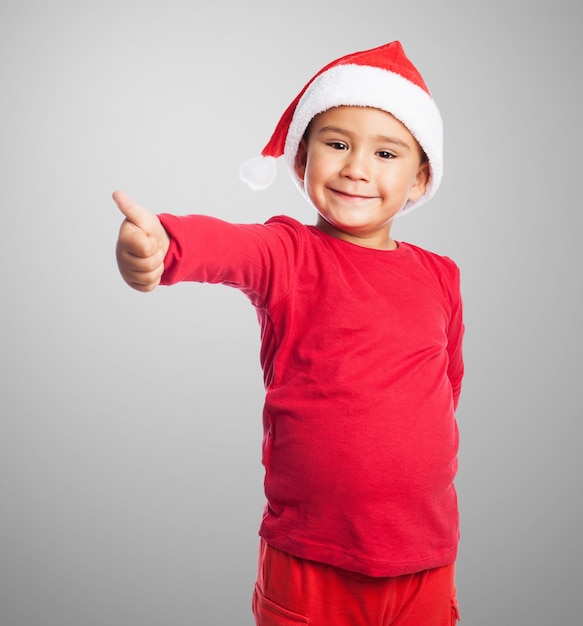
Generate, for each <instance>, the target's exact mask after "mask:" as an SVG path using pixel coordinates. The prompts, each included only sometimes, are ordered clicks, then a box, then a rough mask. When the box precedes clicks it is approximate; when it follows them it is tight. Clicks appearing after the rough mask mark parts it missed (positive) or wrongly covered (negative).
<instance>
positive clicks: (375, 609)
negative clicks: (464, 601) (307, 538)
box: [253, 540, 459, 626]
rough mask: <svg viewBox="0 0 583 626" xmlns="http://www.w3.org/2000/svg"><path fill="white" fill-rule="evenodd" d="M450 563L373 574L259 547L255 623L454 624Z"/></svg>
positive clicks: (324, 625) (327, 625)
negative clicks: (385, 575) (403, 572)
mask: <svg viewBox="0 0 583 626" xmlns="http://www.w3.org/2000/svg"><path fill="white" fill-rule="evenodd" d="M454 569H455V568H454V565H448V566H446V567H439V568H436V569H432V570H427V571H424V572H419V573H417V574H408V575H406V576H396V577H391V578H372V577H370V576H365V575H363V574H357V573H353V572H348V571H346V570H343V569H339V568H337V567H332V566H330V565H325V564H323V563H316V562H314V561H306V560H304V559H299V558H297V557H294V556H291V555H290V554H287V553H285V552H281V551H279V550H276V549H275V548H272V547H271V546H268V545H267V544H266V543H265V542H264V541H263V540H262V541H261V544H260V546H259V574H258V577H257V584H256V586H255V592H254V593H253V614H254V615H255V620H256V623H257V626H297V625H298V624H311V626H454V625H455V623H456V620H459V613H458V608H457V600H456V593H455V584H454Z"/></svg>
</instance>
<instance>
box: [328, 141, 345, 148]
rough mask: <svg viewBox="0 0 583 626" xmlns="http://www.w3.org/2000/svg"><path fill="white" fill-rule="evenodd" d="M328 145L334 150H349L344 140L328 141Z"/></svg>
mask: <svg viewBox="0 0 583 626" xmlns="http://www.w3.org/2000/svg"><path fill="white" fill-rule="evenodd" d="M327 145H328V146H330V148H332V149H334V150H348V146H347V145H346V144H345V143H344V142H343V141H328V142H327Z"/></svg>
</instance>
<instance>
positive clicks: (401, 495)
mask: <svg viewBox="0 0 583 626" xmlns="http://www.w3.org/2000/svg"><path fill="white" fill-rule="evenodd" d="M160 218H161V220H162V223H163V224H164V226H165V227H166V229H167V230H168V232H169V233H170V235H171V238H172V245H171V248H170V250H169V252H168V255H167V257H166V271H165V273H164V276H163V282H164V283H166V284H169V283H173V282H177V281H179V280H194V281H204V282H211V283H224V284H227V285H231V286H235V287H237V288H239V289H241V290H242V291H243V292H244V293H246V294H247V296H248V297H249V298H250V300H251V302H252V303H253V304H254V305H255V306H256V308H257V313H258V316H259V321H260V324H261V355H260V358H261V363H262V366H263V370H264V377H265V386H266V392H267V393H266V400H265V407H264V414H263V423H264V441H263V463H264V465H265V492H266V496H267V506H266V509H265V514H264V516H263V519H262V523H261V528H260V535H261V536H262V537H263V538H265V539H266V541H267V542H268V543H270V544H271V545H272V546H274V547H275V548H278V549H280V550H282V551H284V552H288V553H290V554H293V555H295V556H298V557H302V558H305V559H311V560H314V561H319V562H323V563H328V564H331V565H334V566H337V567H340V568H343V569H347V570H351V571H354V572H361V573H363V574H367V575H370V576H399V575H401V574H408V573H412V572H416V571H421V570H425V569H430V568H435V567H440V566H443V565H448V564H451V563H453V562H454V561H455V558H456V554H457V545H458V538H459V530H458V509H457V499H456V493H455V489H454V485H453V480H454V477H455V474H456V471H457V449H458V431H457V424H456V420H455V416H454V409H455V406H456V404H457V401H458V397H459V393H460V388H461V379H462V373H463V362H462V354H461V342H462V334H463V323H462V305H461V297H460V292H459V272H458V269H457V267H456V266H455V264H454V263H453V262H452V261H451V260H449V259H447V258H444V257H441V256H438V255H435V254H432V253H430V252H427V251H424V250H422V249H420V248H417V247H415V246H412V245H410V244H406V243H401V244H400V245H399V248H398V249H397V250H394V251H381V250H372V249H369V248H364V247H361V246H357V245H354V244H351V243H347V242H344V241H341V240H338V239H336V238H333V237H331V236H329V235H326V234H324V233H322V232H320V231H319V230H317V229H316V228H314V227H307V226H304V225H302V224H300V223H299V222H297V221H295V220H292V219H291V218H284V217H280V218H274V219H272V220H270V221H269V222H268V223H267V224H266V225H259V224H256V225H234V224H228V223H226V222H222V221H220V220H217V219H215V218H210V217H201V216H189V217H172V216H160ZM227 384H228V383H227Z"/></svg>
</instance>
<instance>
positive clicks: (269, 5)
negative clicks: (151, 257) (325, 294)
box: [0, 0, 583, 626]
mask: <svg viewBox="0 0 583 626" xmlns="http://www.w3.org/2000/svg"><path fill="white" fill-rule="evenodd" d="M579 25H580V7H579V5H578V4H577V3H576V2H575V1H572V2H567V1H555V2H538V3H535V4H533V3H529V2H526V1H523V2H511V1H510V2H509V1H508V0H504V1H500V0H491V1H489V2H481V3H472V2H467V1H462V0H458V1H452V2H435V1H434V0H425V1H420V2H411V3H405V2H398V3H397V2H391V1H389V0H376V1H367V0H360V1H359V2H355V1H354V0H352V1H351V2H347V1H346V0H336V1H335V2H333V3H330V2H327V1H326V2H317V1H315V0H296V1H295V2H288V3H283V2H276V1H273V0H256V1H254V2H250V3H247V2H235V1H231V2H228V1H223V2H219V1H217V2H212V3H207V4H205V5H202V4H200V3H196V2H186V1H178V0H166V1H164V2H153V1H150V0H141V1H140V2H138V0H116V1H115V2H112V1H110V0H100V1H99V2H82V1H77V2H73V1H66V0H56V1H53V2H40V0H39V1H36V2H33V1H30V0H18V1H16V0H3V2H2V4H1V5H0V183H1V184H0V207H1V211H2V231H1V232H2V237H1V245H0V261H1V267H2V269H3V280H2V296H1V297H2V306H1V309H0V322H1V324H0V368H1V372H0V373H1V377H0V385H1V387H0V389H1V393H0V428H1V431H0V624H2V626H53V625H54V626H117V625H120V626H121V625H124V626H133V625H136V626H137V625H140V626H150V625H161V624H164V625H165V626H186V625H187V624H188V625H190V624H205V625H217V626H225V625H226V624H241V625H250V624H252V618H251V613H250V595H251V590H252V586H253V582H254V577H255V567H256V562H255V560H256V546H257V534H256V533H257V527H258V523H259V517H260V514H261V510H262V507H263V497H262V484H261V483H262V468H261V465H260V437H261V431H260V410H261V403H262V383H261V373H260V369H259V365H258V345H259V334H258V328H257V324H256V320H255V315H254V311H253V310H252V307H251V306H250V305H249V304H248V303H247V301H246V300H245V298H244V296H243V295H242V294H240V293H238V292H236V291H234V290H230V289H227V288H221V287H210V286H192V285H179V286H176V287H174V288H172V289H167V288H164V289H159V290H157V291H156V292H154V293H152V294H139V293H137V292H133V291H132V290H130V289H129V288H128V287H126V285H125V284H124V283H123V282H122V280H121V278H120V277H119V275H118V274H117V268H116V265H115V260H114V245H115V240H116V236H117V230H118V227H119V224H120V221H121V216H120V214H118V212H117V209H116V207H115V206H114V204H113V203H112V201H111V199H110V194H111V192H112V191H113V190H114V189H116V188H121V189H124V190H125V191H126V192H128V193H129V194H131V195H133V196H134V197H135V198H136V200H138V201H139V202H141V203H142V204H144V205H145V206H147V207H148V208H150V209H152V210H154V211H171V212H176V213H187V212H205V213H210V214H213V215H216V216H219V217H223V218H226V219H230V220H233V221H243V222H252V221H263V220H265V219H267V217H269V216H270V215H272V214H275V213H289V214H291V215H294V216H296V217H298V218H299V219H302V220H305V221H307V222H312V221H313V215H312V213H311V209H309V208H308V207H307V205H305V204H304V203H303V200H302V199H301V197H300V195H299V194H298V193H297V191H296V190H295V188H293V186H292V183H291V181H290V180H289V177H288V175H287V172H286V171H285V169H284V168H283V166H280V173H279V176H278V180H277V182H276V184H275V185H274V186H273V187H272V188H271V189H270V190H268V191H265V192H252V191H250V190H248V189H246V188H245V187H244V185H242V184H241V183H240V182H239V181H238V178H237V173H238V167H239V164H240V163H241V161H243V160H244V159H246V158H248V157H250V156H253V155H255V154H257V153H258V151H259V150H260V149H261V148H262V147H263V145H264V143H265V142H266V141H267V139H268V137H269V135H270V133H271V131H272V129H273V127H274V125H275V123H276V121H277V119H278V118H279V115H280V114H281V113H282V112H283V109H284V108H285V107H286V106H287V104H288V103H289V102H290V101H291V99H292V98H293V97H294V96H295V95H296V93H297V92H298V90H299V89H300V88H301V87H302V86H303V84H304V83H305V81H306V80H307V79H308V78H309V77H310V76H311V75H312V74H313V73H314V72H315V71H317V70H318V69H320V67H322V65H324V64H325V63H327V62H328V61H330V60H331V59H333V58H336V57H338V56H340V55H342V54H345V53H347V52H352V51H355V50H358V49H363V48H369V47H373V46H376V45H380V44H382V43H385V42H387V41H390V40H393V39H400V40H401V41H402V42H403V44H404V46H405V49H406V51H407V53H408V54H409V56H410V57H411V58H412V60H413V61H414V62H415V63H416V65H417V66H418V67H419V69H420V70H421V72H422V73H423V75H424V76H425V78H426V80H427V82H428V84H429V86H430V88H431V90H432V92H433V95H434V97H435V99H436V101H437V103H438V105H439V106H440V109H441V111H442V114H443V117H444V121H445V138H446V143H445V147H446V150H445V152H446V154H445V156H446V169H445V178H444V182H443V185H442V187H441V189H440V191H439V193H438V194H437V196H436V197H435V199H434V200H433V201H432V202H431V203H430V204H429V205H425V206H424V207H422V208H420V209H419V210H418V211H415V212H414V213H413V214H411V215H410V216H407V217H405V218H403V219H402V220H401V221H399V222H398V223H397V224H396V226H395V229H394V231H393V232H394V235H395V236H396V237H397V238H398V239H402V240H407V241H411V242H413V243H417V244H419V245H422V246H426V247H428V248H430V249H433V250H435V251H436V252H440V253H444V254H447V255H449V256H451V257H453V258H454V259H455V260H456V261H457V262H458V264H459V265H460V267H461V269H462V272H463V290H464V299H465V306H466V324H467V336H466V344H465V352H466V363H467V376H466V379H465V388H464V392H463V396H462V401H461V404H460V409H459V413H458V418H459V423H460V430H461V435H462V449H461V457H460V461H461V463H460V474H459V479H458V481H457V485H458V490H459V497H460V507H461V512H462V541H461V546H460V556H459V563H458V587H459V594H460V603H461V610H462V617H463V619H464V624H466V625H467V626H482V625H483V626H491V625H492V624H508V625H516V624H541V625H547V624H572V625H575V624H580V623H581V617H580V610H579V607H580V605H581V589H582V588H581V573H580V572H581V558H582V556H583V554H582V545H581V544H582V540H581V531H580V529H581V526H582V519H581V517H582V515H581V504H580V501H581V475H582V469H583V468H582V463H581V451H580V450H581V432H582V431H581V425H580V422H581V418H582V417H583V415H582V409H581V402H580V400H581V386H582V382H583V381H582V380H581V378H582V377H581V373H582V368H581V349H582V347H583V346H582V341H581V339H582V335H581V318H582V314H583V311H582V305H581V289H582V288H581V284H582V281H581V263H582V255H581V245H580V238H581V227H582V225H583V224H582V219H581V192H580V185H581V164H582V158H581V145H582V139H583V137H582V122H581V105H582V102H581V100H580V95H579V89H580V83H581V61H582V59H583V56H582V55H583V49H582V44H581V41H582V38H581V34H580V32H579V31H580V28H579Z"/></svg>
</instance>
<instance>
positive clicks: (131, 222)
mask: <svg viewBox="0 0 583 626" xmlns="http://www.w3.org/2000/svg"><path fill="white" fill-rule="evenodd" d="M113 199H114V201H115V203H116V204H117V206H118V207H119V210H120V211H121V212H122V213H123V214H124V215H125V220H124V221H123V223H122V225H121V227H120V229H119V236H118V240H117V247H116V256H117V265H118V267H119V271H120V274H121V275H122V278H123V279H124V280H125V281H126V283H127V284H128V285H129V286H130V287H133V288H134V289H137V290H138V291H152V290H153V289H155V288H156V287H157V286H158V285H159V284H160V279H161V277H162V273H163V272H164V257H165V256H166V253H167V252H168V248H169V246H170V237H169V236H168V233H167V232H166V230H165V229H164V227H163V226H162V223H161V222H160V220H159V219H158V217H157V216H156V215H154V213H151V212H150V211H148V210H147V209H144V208H143V207H141V206H140V205H139V204H137V203H136V202H134V201H133V200H132V199H131V198H130V197H129V196H127V195H126V194H125V193H123V192H122V191H116V192H115V193H114V194H113Z"/></svg>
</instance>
